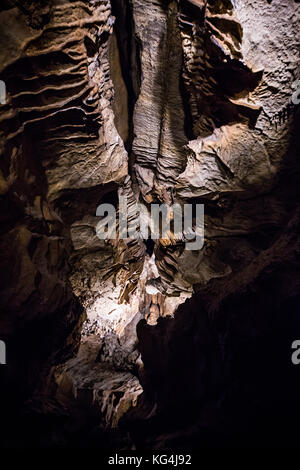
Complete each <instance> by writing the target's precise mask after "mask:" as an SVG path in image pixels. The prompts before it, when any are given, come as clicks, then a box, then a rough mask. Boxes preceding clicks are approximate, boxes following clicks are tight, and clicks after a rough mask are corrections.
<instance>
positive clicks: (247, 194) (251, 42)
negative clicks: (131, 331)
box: [0, 0, 299, 445]
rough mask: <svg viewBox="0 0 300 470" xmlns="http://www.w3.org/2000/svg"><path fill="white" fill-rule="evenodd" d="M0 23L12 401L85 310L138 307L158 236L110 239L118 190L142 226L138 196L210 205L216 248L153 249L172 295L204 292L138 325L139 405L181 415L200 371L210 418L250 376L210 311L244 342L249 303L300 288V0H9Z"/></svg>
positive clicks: (2, 326)
mask: <svg viewBox="0 0 300 470" xmlns="http://www.w3.org/2000/svg"><path fill="white" fill-rule="evenodd" d="M0 20H1V34H0V43H1V58H0V64H1V66H0V79H1V80H3V81H4V82H5V84H6V89H7V96H6V103H5V104H3V105H1V107H0V133H1V157H2V158H1V164H0V189H1V195H0V198H1V199H0V203H1V209H2V210H1V241H0V245H1V262H2V269H1V288H0V289H1V292H0V302H1V316H0V337H1V339H3V340H5V341H6V343H7V357H8V364H7V366H6V368H1V370H0V373H1V379H3V384H4V385H3V387H2V393H3V396H5V397H6V400H7V401H5V400H3V401H2V404H4V406H6V403H7V402H10V401H11V402H13V401H14V402H18V403H22V401H23V400H24V399H26V398H28V397H29V396H31V395H32V393H33V392H34V391H36V393H39V394H40V393H43V392H45V389H47V388H48V385H49V383H48V380H47V378H48V374H49V371H50V369H51V368H52V366H53V365H55V364H58V363H61V362H65V361H66V360H67V359H68V358H70V357H72V356H73V355H74V354H76V351H77V349H78V346H79V341H80V330H81V326H82V322H83V320H84V315H85V313H86V312H88V313H89V311H93V309H94V310H95V309H97V308H98V307H99V306H101V305H103V304H105V296H106V295H107V296H108V297H109V296H111V295H112V293H114V294H115V290H116V289H115V287H116V286H117V288H118V289H119V292H118V300H116V301H130V294H131V293H132V292H134V291H135V289H136V288H137V285H138V281H139V279H140V277H141V273H142V270H143V264H144V259H145V253H146V247H145V245H144V243H143V242H142V241H141V240H139V241H136V240H130V239H126V240H116V241H112V242H109V243H106V242H104V241H102V240H99V239H98V238H97V236H96V232H95V228H96V225H97V223H98V219H97V217H96V216H95V214H96V208H97V206H98V205H99V204H100V203H101V202H109V203H112V204H114V205H115V207H118V200H119V197H120V196H121V195H126V196H127V197H128V201H129V208H130V211H131V218H132V221H134V219H135V215H134V208H135V204H136V202H137V201H142V202H144V203H145V204H146V205H148V207H149V204H151V203H153V202H154V203H158V202H159V203H161V202H164V203H166V204H168V205H170V204H172V203H179V204H180V205H183V204H184V203H192V204H194V205H195V204H197V203H202V204H204V205H205V244H204V248H203V249H202V250H199V251H197V252H195V251H193V252H189V251H186V250H184V249H183V244H182V241H178V240H174V237H173V234H172V233H170V234H169V235H170V236H169V239H167V240H158V241H156V243H155V248H154V252H155V260H156V265H157V269H158V279H156V283H155V288H156V289H159V292H160V293H159V296H162V298H163V299H165V296H169V297H166V298H167V299H171V300H170V302H171V303H172V302H173V301H174V296H175V295H176V296H177V299H178V298H179V297H178V296H179V295H180V294H181V295H184V297H183V299H184V298H186V295H192V293H194V297H193V298H192V300H191V301H190V302H187V303H186V304H184V306H182V307H181V309H179V311H178V315H177V316H176V315H175V319H174V321H173V322H172V320H162V321H160V322H158V325H157V326H153V325H152V326H150V325H148V324H145V323H142V324H141V325H140V326H139V330H138V331H139V338H140V345H141V346H140V350H141V353H142V358H143V360H144V370H143V371H142V375H141V381H142V383H143V386H144V390H145V394H144V396H143V398H142V400H144V404H143V403H142V405H141V407H142V408H139V407H138V408H137V413H141V415H142V414H143V406H145V409H146V410H148V411H149V407H150V408H151V407H152V408H153V409H154V408H155V407H156V408H157V409H158V411H159V413H158V418H157V419H158V422H160V421H159V420H160V419H161V418H160V416H164V415H165V414H167V416H170V415H171V414H172V413H171V412H173V413H174V409H175V411H176V413H177V412H178V413H179V412H180V410H177V405H178V403H179V402H181V401H182V402H183V403H186V402H187V401H188V400H189V392H188V389H187V388H186V385H185V384H186V382H187V380H188V377H187V376H186V374H187V372H188V374H191V375H192V376H194V375H195V374H196V375H197V377H198V378H197V380H196V383H193V389H194V392H193V393H194V395H192V396H193V397H194V396H195V400H197V407H198V408H200V407H201V406H203V403H205V406H206V402H205V400H206V398H205V397H206V396H207V395H209V393H213V390H214V389H216V388H218V387H219V388H221V389H222V392H223V393H224V394H225V395H226V393H227V392H226V390H227V389H228V386H229V385H228V384H229V382H231V381H232V380H235V377H236V376H235V372H234V373H233V372H232V371H231V370H230V371H229V372H228V371H227V368H228V367H229V365H228V362H226V361H225V365H224V358H223V359H222V347H221V343H220V340H219V337H220V336H226V335H227V334H231V331H232V330H231V329H230V328H231V327H230V328H228V329H226V327H224V326H222V327H220V328H221V333H220V334H219V336H218V334H217V333H216V332H215V329H216V328H217V324H216V325H215V324H214V323H213V324H212V325H211V321H212V320H211V319H212V318H215V319H216V320H215V321H216V322H217V321H218V318H220V317H222V315H223V312H224V310H225V311H226V315H227V316H228V317H229V320H228V321H230V322H231V324H233V325H234V323H235V321H236V322H237V323H236V325H237V326H236V327H235V326H234V327H233V328H236V329H237V330H239V331H241V332H242V330H243V325H242V322H241V323H240V321H239V320H235V318H236V315H237V314H238V312H239V311H240V310H243V308H244V307H243V306H244V305H246V304H247V302H248V298H249V296H250V297H251V299H252V300H251V302H252V304H253V312H254V311H255V312H254V313H255V315H256V316H260V315H261V316H264V312H265V311H266V312H268V315H267V318H268V319H270V317H271V314H270V315H269V312H271V311H273V310H274V311H275V310H276V309H278V308H281V309H285V305H290V304H289V302H290V299H292V298H295V296H297V295H298V293H299V275H298V273H299V266H298V261H297V259H298V255H299V251H298V245H297V244H298V238H297V234H298V232H299V230H298V228H299V224H298V220H299V191H298V187H299V184H298V178H299V158H298V157H299V139H297V128H298V126H299V109H298V107H296V106H291V96H292V93H293V88H292V83H293V82H294V81H295V80H296V79H297V78H298V76H299V62H298V43H297V32H298V21H299V5H298V2H295V1H294V0H281V1H279V0H276V1H275V0H273V1H272V2H269V1H267V0H255V1H254V2H251V3H249V2H248V3H247V2H244V1H242V0H237V1H229V0H220V1H217V2H216V1H213V0H208V1H207V2H204V1H201V0H178V1H175V0H170V1H166V0H161V1H159V0H144V1H141V0H130V1H129V0H128V1H125V0H113V1H112V2H111V3H110V2H109V0H103V1H98V0H95V1H84V2H80V1H67V0H63V1H60V0H54V1H52V2H47V1H44V0H39V1H38V2H36V1H35V2H34V1H30V0H26V1H21V2H19V1H14V0H5V1H4V2H2V5H1V7H0ZM274 24H275V25H276V27H274ZM265 278H266V279H267V281H266V283H265V282H264V281H263V280H264V279H265ZM266 284H267V286H268V289H270V291H271V290H272V289H274V287H272V286H276V290H277V293H276V296H274V298H272V299H271V300H270V305H271V306H270V305H269V303H268V302H269V300H268V301H267V300H266V299H264V298H263V297H264V286H265V285H266ZM252 291H253V292H254V293H253V292H252ZM138 292H139V291H138ZM249 292H250V293H249ZM251 292H252V293H251ZM235 296H236V297H235ZM146 297H147V296H146ZM146 297H145V298H146ZM269 297H271V293H270V294H268V296H266V298H267V299H269ZM103 299H104V300H103ZM228 299H229V300H228ZM256 301H258V304H257V307H255V302H256ZM101 302H103V303H101ZM174 302H175V301H174ZM231 302H232V312H231V311H230V305H231ZM265 302H267V304H268V305H265ZM158 303H159V302H158ZM162 303H163V302H162ZM198 303H199V305H198ZM155 305H156V304H155ZM176 305H177V304H176ZM200 305H201V307H200ZM280 306H282V307H280ZM287 308H288V307H287ZM293 309H294V306H292V307H291V311H293ZM189 312H190V314H189ZM203 312H204V313H203ZM253 312H252V311H251V312H247V313H246V314H245V315H246V317H248V316H250V317H251V318H252V313H253ZM280 312H281V310H280ZM254 313H253V315H254ZM159 315H160V313H159V314H158V315H156V316H159ZM255 315H254V316H255ZM198 317H199V318H198ZM255 318H256V317H255ZM280 318H282V321H284V320H283V317H280ZM156 320H157V318H155V321H153V323H154V324H155V323H156ZM249 321H250V320H249ZM255 321H256V320H255ZM270 322H271V323H272V319H270ZM250 323H251V322H250ZM182 328H184V329H185V336H184V338H183V340H182V343H181V342H180V331H181V329H182ZM251 328H252V326H251V325H249V331H251ZM261 328H262V327H261V326H260V325H258V327H257V330H258V331H260V329H261ZM276 328H277V326H276ZM249 341H250V340H249ZM190 342H191V347H190V349H189V343H190ZM231 344H232V346H231ZM230 347H232V348H237V350H239V348H240V345H239V343H238V342H237V343H235V342H234V341H233V342H232V343H230ZM182 349H184V350H186V357H187V361H188V363H189V364H190V363H191V366H190V367H188V368H187V369H186V370H185V361H184V360H183V358H182V357H181V356H180V352H179V351H181V350H182ZM158 351H162V353H161V354H159V355H158ZM203 351H204V356H205V357H206V356H209V357H208V359H205V361H206V362H205V365H204V366H203V367H202V354H203ZM178 354H179V357H178ZM230 354H231V353H230ZM232 354H233V353H232ZM233 355H234V354H233ZM162 357H163V361H162V360H161V358H162ZM178 360H180V361H181V366H180V368H177V367H176V364H177V361H178ZM256 360H257V362H258V356H257V357H256ZM182 361H183V362H182ZM222 361H223V362H222ZM224 367H225V369H226V373H225V375H224V374H223V372H222V370H223V369H224ZM169 369H170V373H169ZM272 373H273V372H272ZM172 374H173V375H172ZM274 377H275V375H272V381H271V383H274V380H273V379H274ZM221 382H222V383H221ZM20 383H22V387H19V386H18V384H20ZM224 384H225V385H224ZM275 385H276V384H275ZM222 387H223V388H222ZM237 388H238V389H239V387H237ZM174 390H177V391H176V393H174V397H173V398H174V400H172V401H171V402H170V403H168V398H167V397H168V396H169V395H170V394H172V393H173V392H174ZM224 390H225V391H224ZM48 391H49V388H48ZM222 392H220V395H219V397H218V398H216V400H220V399H222V397H221V398H220V396H221V395H222ZM237 393H238V392H237ZM20 395H21V398H22V399H21V400H20ZM192 402H193V400H192ZM214 406H215V404H214ZM172 407H173V408H172ZM174 407H175V408H174ZM170 410H171V411H170ZM226 410H227V409H226ZM190 413H192V411H190ZM222 413H223V408H222V412H221V415H222ZM219 416H220V415H219ZM140 418H141V417H140V416H139V417H138V419H140ZM134 419H135V418H134ZM155 419H156V418H155ZM210 419H212V418H211V417H210ZM141 427H143V424H141ZM153 432H154V435H155V433H157V431H155V430H154V431H153ZM152 442H153V441H152ZM141 445H142V444H141Z"/></svg>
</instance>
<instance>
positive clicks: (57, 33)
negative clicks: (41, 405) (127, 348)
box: [0, 1, 127, 395]
mask: <svg viewBox="0 0 300 470" xmlns="http://www.w3.org/2000/svg"><path fill="white" fill-rule="evenodd" d="M21 3H22V5H21V4H20V2H5V4H4V5H3V6H1V12H0V15H1V24H2V27H1V39H0V40H1V79H2V80H3V81H4V82H5V84H6V89H7V96H6V104H5V105H2V106H1V155H2V158H1V173H0V174H1V208H2V210H1V219H2V220H1V232H2V233H1V253H2V255H1V256H2V258H1V259H2V267H3V269H2V271H1V276H2V282H1V319H0V325H1V327H0V331H1V337H3V338H4V339H6V340H7V342H8V350H9V351H12V352H11V359H13V360H11V361H10V365H9V366H8V370H9V373H8V374H7V375H10V373H11V375H12V376H13V375H16V377H15V378H14V380H15V381H16V382H17V381H18V373H20V374H21V376H22V374H23V372H22V370H19V366H18V364H21V363H22V361H23V360H24V362H25V363H26V354H27V352H26V351H28V347H27V348H26V347H25V351H22V348H21V347H20V348H18V349H19V352H16V357H13V356H14V350H15V347H14V343H13V342H12V344H11V347H10V341H13V340H11V335H15V333H16V331H18V335H19V337H20V338H21V337H22V335H25V334H28V332H29V337H28V338H27V339H28V341H29V343H31V344H32V347H30V348H29V349H30V353H29V354H28V356H29V357H28V361H29V362H30V360H32V357H31V356H32V355H36V356H37V357H38V356H39V355H40V352H39V350H40V348H41V345H40V342H41V338H39V336H40V335H41V334H42V331H44V328H48V327H49V326H50V327H51V328H50V329H51V331H52V334H53V338H49V344H48V343H47V341H48V340H46V338H45V339H44V342H45V343H46V345H45V354H43V356H45V357H41V358H40V363H41V364H40V366H41V367H42V366H43V365H45V362H47V364H48V366H49V365H51V363H53V362H54V363H55V362H57V361H60V360H64V354H63V352H62V349H63V346H64V344H67V345H68V341H67V336H68V335H73V338H72V339H71V340H70V342H69V346H67V347H66V350H67V351H68V354H69V353H70V352H71V351H72V349H74V348H76V346H77V345H78V340H79V335H78V334H77V332H78V333H79V332H80V324H81V322H80V317H81V312H82V307H81V306H80V304H79V302H78V300H77V299H76V297H75V296H74V294H73V292H72V289H71V285H70V283H69V281H68V278H69V275H70V273H71V265H70V260H71V255H72V253H73V252H74V249H75V253H76V255H77V254H79V255H80V256H81V266H80V270H81V273H82V276H81V277H83V278H84V268H85V266H86V265H88V259H87V258H88V256H89V255H88V253H87V252H88V251H89V250H90V251H93V252H94V255H93V256H91V255H90V257H91V258H93V262H94V265H95V264H96V263H97V260H96V261H95V259H96V258H97V254H98V253H99V251H100V256H98V264H99V259H100V260H101V263H102V260H103V253H102V251H103V247H102V245H100V244H99V243H98V244H97V238H96V236H95V234H94V228H93V223H94V225H95V220H96V218H95V217H94V218H93V216H94V215H95V211H96V207H97V205H98V203H99V202H100V200H101V199H102V198H103V197H104V196H105V195H106V194H107V193H109V194H110V193H112V194H114V193H113V191H114V190H115V188H116V187H117V186H116V183H115V182H117V183H118V182H120V181H121V180H122V179H124V177H125V176H126V174H127V153H126V151H125V148H124V144H123V141H122V139H121V137H120V135H119V133H118V131H117V129H116V126H115V124H114V119H115V115H114V112H113V97H114V91H113V82H112V79H111V76H110V72H109V57H110V55H112V56H114V54H116V53H114V52H113V49H114V48H115V46H114V42H113V41H112V44H111V47H110V50H111V52H109V38H110V35H111V34H112V31H113V22H114V20H113V17H112V16H111V8H110V4H109V2H69V1H65V2H60V1H57V2H51V3H48V2H43V1H41V2H30V1H28V2H21ZM115 68H116V70H114V72H113V74H112V75H114V76H118V74H119V75H120V71H119V69H118V67H117V64H116V66H115ZM120 86H121V84H120ZM122 132H123V134H124V133H125V132H126V125H124V129H123V130H122ZM114 185H115V186H114ZM79 228H80V230H79ZM78 231H79V232H80V233H79V234H78ZM95 242H96V243H95ZM98 242H99V241H98ZM99 245H100V246H99ZM109 256H110V252H109V250H108V252H106V258H109ZM74 264H75V266H76V262H75V263H74ZM88 268H89V269H92V268H93V266H91V265H89V266H88ZM95 275H96V273H95ZM39 325H40V327H39ZM39 328H41V329H39ZM76 335H77V336H76ZM55 336H57V338H60V340H54V338H55ZM75 337H76V338H77V339H75ZM20 338H19V341H21V339H20ZM15 341H16V343H18V341H17V340H16V339H15ZM23 341H24V343H26V341H25V339H24V340H23ZM24 346H25V345H24ZM31 349H32V350H31ZM18 354H19V355H21V356H22V358H23V359H22V361H21V356H18ZM37 362H39V360H37ZM10 367H11V370H10ZM36 372H37V375H39V372H38V369H37V371H36ZM27 373H28V374H29V375H30V372H24V374H25V375H26V374H27ZM34 374H35V372H34V368H33V372H32V375H34ZM36 379H37V377H36V378H35V379H33V378H32V382H33V383H32V384H30V387H29V388H30V389H31V388H32V386H33V385H34V384H35V380H36ZM8 380H9V379H8ZM29 381H31V379H30V380H29ZM24 389H26V387H24ZM24 393H25V395H26V393H27V392H26V390H24Z"/></svg>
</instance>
